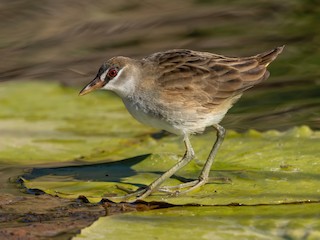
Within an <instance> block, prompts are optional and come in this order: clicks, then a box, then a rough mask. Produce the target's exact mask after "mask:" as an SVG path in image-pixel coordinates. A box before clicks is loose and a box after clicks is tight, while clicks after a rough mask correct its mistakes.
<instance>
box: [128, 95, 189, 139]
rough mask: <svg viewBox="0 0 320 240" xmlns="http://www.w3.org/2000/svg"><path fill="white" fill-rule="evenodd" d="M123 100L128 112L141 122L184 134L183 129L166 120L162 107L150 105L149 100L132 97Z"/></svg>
mask: <svg viewBox="0 0 320 240" xmlns="http://www.w3.org/2000/svg"><path fill="white" fill-rule="evenodd" d="M122 100H123V103H124V105H125V106H126V108H127V110H128V112H129V113H130V114H131V115H132V116H133V117H134V118H135V119H136V120H138V121H139V122H141V123H143V124H145V125H147V126H151V127H154V128H157V129H163V130H166V131H168V132H171V133H174V134H177V135H182V134H184V133H183V131H182V130H181V129H178V128H176V127H175V126H174V125H173V124H171V123H169V122H168V121H167V120H166V118H165V117H164V116H163V114H162V112H161V111H160V109H157V107H154V106H150V104H148V102H145V101H142V100H134V99H130V98H129V99H122Z"/></svg>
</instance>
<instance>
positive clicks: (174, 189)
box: [158, 179, 207, 195]
mask: <svg viewBox="0 0 320 240" xmlns="http://www.w3.org/2000/svg"><path fill="white" fill-rule="evenodd" d="M206 183H207V179H197V180H194V181H191V182H187V183H181V184H179V185H175V186H163V187H160V188H159V189H158V191H160V192H165V193H170V194H174V195H178V194H184V193H188V192H190V191H192V190H194V189H196V188H198V187H200V186H202V185H204V184H206ZM186 188H187V189H186ZM183 189H186V190H183Z"/></svg>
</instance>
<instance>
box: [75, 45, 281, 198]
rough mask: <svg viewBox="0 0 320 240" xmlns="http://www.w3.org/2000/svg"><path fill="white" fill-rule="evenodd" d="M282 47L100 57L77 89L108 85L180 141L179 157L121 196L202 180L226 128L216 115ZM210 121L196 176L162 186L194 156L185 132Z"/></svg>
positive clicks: (187, 186) (259, 76)
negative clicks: (235, 53)
mask: <svg viewBox="0 0 320 240" xmlns="http://www.w3.org/2000/svg"><path fill="white" fill-rule="evenodd" d="M283 48H284V45H283V46H281V47H276V48H274V49H272V50H269V51H266V52H263V53H260V54H257V55H254V56H249V57H227V56H223V55H219V54H214V53H210V52H200V51H194V50H189V49H173V50H167V51H162V52H157V53H153V54H151V55H149V56H147V57H144V58H142V59H134V58H129V57H123V56H116V57H113V58H111V59H109V60H107V61H106V62H104V63H103V64H102V66H101V67H100V69H99V71H98V73H97V75H96V77H95V78H94V79H93V80H92V81H91V82H89V83H88V84H87V85H86V86H85V87H84V88H83V89H82V90H81V91H80V93H79V95H80V96H82V95H85V94H87V93H89V92H92V91H93V90H96V89H103V90H109V91H112V92H114V93H116V95H118V96H119V97H120V98H121V99H122V101H123V103H124V105H125V107H126V108H127V110H128V111H129V113H130V114H131V115H132V116H133V117H134V118H135V119H136V120H138V121H139V122H141V123H142V124H145V125H148V126H151V127H154V128H157V129H161V130H165V131H168V132H170V133H173V134H176V135H180V136H182V137H183V142H184V145H185V153H184V155H183V157H182V159H181V160H179V161H178V162H177V163H176V164H175V165H174V166H172V167H171V168H170V169H169V170H167V171H166V172H164V173H163V174H162V175H161V176H160V177H159V178H157V179H155V180H154V181H153V182H152V183H151V184H150V185H148V186H146V187H143V188H139V189H138V190H136V191H134V192H127V194H126V195H124V196H122V197H123V199H128V198H131V197H134V198H135V200H141V199H144V198H146V197H147V196H149V195H150V194H152V193H154V192H155V191H162V192H166V193H175V194H182V193H186V192H190V191H192V190H194V189H196V188H198V187H200V186H202V185H204V184H206V183H207V182H208V179H209V172H210V169H211V166H212V164H213V161H214V158H215V156H216V154H217V152H218V149H219V147H220V145H221V144H222V142H223V139H224V137H225V134H226V130H225V128H224V127H223V126H221V125H220V122H221V120H222V119H223V118H224V116H225V115H226V113H227V112H228V110H229V109H230V108H231V107H232V106H233V104H234V103H235V102H237V101H238V100H239V98H240V97H241V96H242V94H243V92H244V91H246V90H248V89H249V88H251V87H253V86H255V85H257V84H258V83H260V82H262V81H264V80H266V79H267V78H268V77H269V75H270V73H269V71H268V70H267V67H268V65H269V64H270V63H271V62H272V61H274V60H275V59H276V58H277V56H278V55H279V54H280V53H281V52H282V50H283ZM210 126H212V127H213V128H214V129H215V130H216V139H215V141H214V144H213V147H212V149H211V151H210V154H209V156H208V158H207V160H206V162H205V164H204V166H203V169H202V170H201V172H200V175H199V177H198V178H197V179H196V180H192V181H190V182H186V183H181V184H179V185H176V186H161V185H162V184H163V183H164V182H165V180H167V179H168V178H170V177H171V176H172V175H174V174H175V173H176V172H177V171H178V170H179V169H181V168H183V167H184V166H186V165H187V164H188V163H189V162H190V161H191V160H192V159H193V158H194V157H195V152H194V150H193V148H192V145H191V142H190V140H189V138H190V135H193V134H201V133H202V132H203V131H204V130H205V129H206V128H207V127H210ZM182 190H184V191H182Z"/></svg>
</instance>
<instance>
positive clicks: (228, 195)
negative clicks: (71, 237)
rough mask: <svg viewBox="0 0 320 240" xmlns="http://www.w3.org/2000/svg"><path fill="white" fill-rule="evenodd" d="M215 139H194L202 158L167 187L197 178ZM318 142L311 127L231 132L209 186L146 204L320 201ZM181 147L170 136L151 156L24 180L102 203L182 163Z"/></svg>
mask: <svg viewBox="0 0 320 240" xmlns="http://www.w3.org/2000/svg"><path fill="white" fill-rule="evenodd" d="M214 139H215V134H214V133H213V132H210V133H207V134H204V135H202V136H197V137H194V138H193V139H192V140H193V141H192V142H194V146H195V150H196V152H197V153H198V158H197V159H196V160H195V161H193V162H191V163H190V164H189V165H187V166H186V167H185V168H183V169H182V170H180V171H179V172H178V173H177V174H175V175H174V176H173V177H172V178H171V179H169V180H168V181H166V182H165V184H166V185H175V184H179V183H181V182H184V181H187V180H190V179H195V178H197V176H198V174H199V172H200V170H201V168H202V166H203V163H204V160H205V158H206V156H207V154H208V151H209V150H210V147H211V144H212V142H213V140H214ZM319 140H320V134H319V132H313V131H311V130H310V129H309V128H308V127H300V128H295V129H292V130H290V131H287V132H283V133H281V132H277V131H270V132H265V133H260V132H257V131H253V130H251V131H248V132H247V133H244V134H238V133H235V132H232V131H231V132H230V133H229V134H228V135H227V138H226V140H225V141H224V143H223V145H222V147H221V149H220V151H219V152H218V155H217V158H216V162H215V164H214V165H213V167H212V170H211V173H210V176H211V181H210V182H209V184H206V185H205V186H202V187H201V188H199V189H198V190H195V191H193V192H190V193H188V194H185V195H181V196H168V195H167V194H163V193H159V192H155V193H154V194H152V196H149V197H147V198H146V201H165V202H168V203H172V204H190V203H196V204H202V205H216V204H230V203H240V204H278V203H288V202H296V201H307V200H319V199H320V178H319V170H320V163H319V161H318V158H319V154H318V149H320V141H319ZM181 145H182V143H181V139H179V138H178V137H175V136H169V137H166V138H163V139H161V140H159V141H158V142H157V148H154V150H153V153H152V154H150V155H143V156H141V155H140V156H135V157H133V158H130V159H123V160H121V161H117V162H112V163H97V164H92V165H82V166H70V167H59V168H39V169H34V170H33V171H32V172H31V173H30V174H29V175H26V176H25V177H26V178H27V179H29V180H26V182H25V185H26V186H27V187H28V188H38V189H41V190H44V191H46V192H47V193H50V194H54V195H58V196H62V197H72V198H76V197H78V196H79V195H84V196H87V197H88V198H89V199H90V200H91V201H93V202H98V201H100V200H101V198H104V197H110V196H114V195H118V196H119V195H123V194H125V193H124V192H122V191H121V190H119V189H118V186H122V187H125V188H129V189H132V190H135V189H137V188H139V187H141V186H147V185H148V184H150V183H151V182H152V181H153V180H155V179H156V178H157V177H159V176H160V174H162V173H163V172H164V171H166V170H167V169H168V168H169V167H170V166H172V165H174V164H175V163H176V161H178V160H179V158H180V157H181V156H182V153H183V149H181V147H182V146H181ZM179 148H180V149H179ZM175 152H180V155H177V154H174V153H175ZM217 178H218V179H217ZM226 179H229V180H231V182H230V181H226Z"/></svg>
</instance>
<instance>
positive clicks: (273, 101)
mask: <svg viewBox="0 0 320 240" xmlns="http://www.w3.org/2000/svg"><path fill="white" fill-rule="evenodd" d="M0 28H1V32H0V34H1V37H0V54H1V58H2V61H1V65H0V81H1V82H5V81H16V80H19V81H27V80H40V81H56V82H59V83H61V84H63V85H66V86H72V87H76V88H79V89H80V88H81V86H83V85H84V84H85V83H87V82H88V81H90V80H91V79H92V78H93V77H94V75H95V74H96V71H97V69H98V68H99V66H100V64H101V63H102V62H103V61H105V60H106V59H108V58H110V57H112V56H115V55H123V56H129V57H135V58H140V57H143V56H145V55H148V54H151V53H153V52H157V51H163V50H167V49H173V48H188V49H193V50H199V51H209V52H214V53H218V54H223V55H227V56H249V55H254V54H257V53H260V52H263V51H266V50H270V49H272V48H274V47H277V46H281V45H284V44H285V45H286V48H285V50H284V52H283V53H282V54H281V55H280V56H279V57H278V59H277V60H276V61H274V62H273V63H272V64H271V66H270V72H271V77H270V78H269V79H268V80H267V81H265V82H264V83H262V84H261V85H259V86H257V87H255V88H254V89H252V90H250V91H248V92H247V93H246V94H244V97H243V98H242V100H241V101H240V102H239V103H237V105H236V107H234V108H233V109H232V110H231V111H230V114H229V115H228V116H227V117H226V119H225V120H224V124H223V125H224V126H226V127H227V128H233V129H236V130H240V131H241V130H244V129H247V128H256V129H259V130H266V129H270V128H276V129H280V130H284V129H287V128H289V127H292V126H297V125H303V124H305V125H308V126H310V127H311V128H313V129H319V128H320V54H319V53H320V31H319V29H320V4H319V2H318V1H316V0H290V1H289V0H284V1H277V0H264V1H254V0H241V1H240V0H238V1H235V0H230V1H220V0H215V1H214V0H174V1H173V0H170V1H169V0H162V1H159V0H129V1H128V0H127V1H125V0H117V1H103V0H93V1H90V2H89V1H84V0H68V1H62V0H55V1H50V0H41V1H40V0H11V1H1V2H0ZM19 81H17V87H19ZM0 88H1V83H0Z"/></svg>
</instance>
